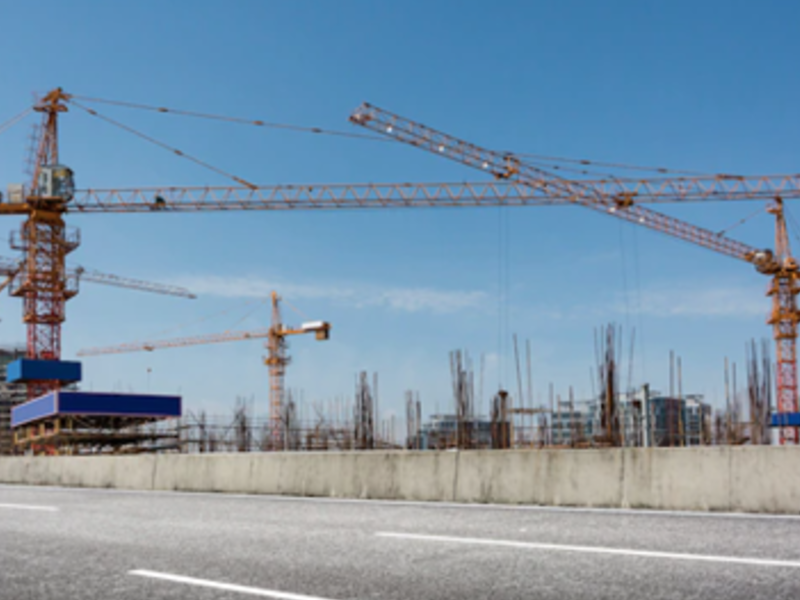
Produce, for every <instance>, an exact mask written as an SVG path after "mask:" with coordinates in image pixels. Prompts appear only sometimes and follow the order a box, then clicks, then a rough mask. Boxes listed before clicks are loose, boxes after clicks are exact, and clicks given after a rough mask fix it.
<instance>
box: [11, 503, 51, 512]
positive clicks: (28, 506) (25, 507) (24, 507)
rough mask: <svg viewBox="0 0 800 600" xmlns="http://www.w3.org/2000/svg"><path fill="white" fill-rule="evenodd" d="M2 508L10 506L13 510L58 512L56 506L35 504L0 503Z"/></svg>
mask: <svg viewBox="0 0 800 600" xmlns="http://www.w3.org/2000/svg"><path fill="white" fill-rule="evenodd" d="M0 508H8V509H12V510H39V511H44V512H58V508H57V507H55V506H35V505H33V504H0Z"/></svg>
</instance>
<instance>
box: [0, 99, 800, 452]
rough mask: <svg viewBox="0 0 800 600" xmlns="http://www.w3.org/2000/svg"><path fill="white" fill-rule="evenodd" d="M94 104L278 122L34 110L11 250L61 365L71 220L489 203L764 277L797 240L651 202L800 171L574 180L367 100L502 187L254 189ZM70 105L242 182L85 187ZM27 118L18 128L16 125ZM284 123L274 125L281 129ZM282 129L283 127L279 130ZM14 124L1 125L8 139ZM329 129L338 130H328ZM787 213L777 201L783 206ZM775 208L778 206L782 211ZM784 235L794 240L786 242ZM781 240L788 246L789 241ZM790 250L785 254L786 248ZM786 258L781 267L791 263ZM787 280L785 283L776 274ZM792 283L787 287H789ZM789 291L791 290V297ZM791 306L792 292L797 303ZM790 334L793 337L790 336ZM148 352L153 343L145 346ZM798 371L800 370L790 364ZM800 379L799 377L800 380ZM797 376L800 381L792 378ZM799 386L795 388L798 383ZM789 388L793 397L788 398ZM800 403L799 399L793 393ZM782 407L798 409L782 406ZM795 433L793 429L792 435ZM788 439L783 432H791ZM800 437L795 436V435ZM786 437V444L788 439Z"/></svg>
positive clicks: (761, 188) (28, 303)
mask: <svg viewBox="0 0 800 600" xmlns="http://www.w3.org/2000/svg"><path fill="white" fill-rule="evenodd" d="M84 102H96V103H106V104H115V105H121V106H126V107H129V108H138V109H143V110H148V111H153V112H156V113H159V114H170V113H171V114H181V115H183V116H189V117H202V118H210V119H218V120H224V121H229V122H237V123H242V124H249V125H253V126H255V127H265V126H270V124H267V123H265V122H263V121H251V120H247V119H235V118H231V117H222V116H215V115H204V114H199V113H191V112H188V111H179V110H175V109H170V108H166V107H159V106H146V105H136V104H132V103H127V102H121V101H112V100H102V99H98V98H85V97H81V96H76V95H73V94H69V93H66V92H64V91H63V90H62V89H61V88H56V89H54V90H52V91H50V92H48V93H47V94H46V95H45V96H43V97H42V98H41V99H40V100H39V101H38V102H37V103H36V105H35V106H34V107H33V109H32V110H33V111H35V112H37V113H39V114H40V115H41V117H42V127H41V130H40V131H41V137H40V140H39V144H38V148H37V152H36V158H35V170H34V176H33V180H32V181H31V182H30V184H29V185H28V186H27V188H26V187H25V186H23V185H12V186H9V189H8V197H7V201H5V202H2V203H0V215H8V216H14V215H16V216H22V217H24V219H25V220H24V222H23V224H22V227H21V229H20V231H19V232H18V233H19V235H18V236H14V237H13V238H12V247H14V248H16V249H19V250H21V251H22V255H23V261H22V263H23V266H22V268H21V269H20V271H19V274H18V275H17V278H18V286H17V288H16V291H15V295H19V296H22V297H23V298H24V313H23V314H24V317H23V320H24V322H25V323H26V324H27V328H28V351H27V355H28V358H30V359H50V360H58V359H60V355H61V344H60V340H61V338H60V328H61V323H62V322H63V320H64V308H65V302H66V300H67V299H69V298H70V297H72V295H74V292H73V293H70V291H69V287H68V285H67V281H68V271H67V268H66V265H65V257H66V255H67V254H68V253H69V252H71V251H73V250H74V249H75V248H77V247H78V245H79V243H80V237H79V235H78V231H77V230H75V229H72V228H67V226H66V224H65V222H64V216H65V215H67V214H70V213H71V214H104V213H116V214H119V213H149V214H157V213H161V212H198V211H210V210H214V211H216V210H279V211H280V210H310V209H314V210H322V209H324V210H329V209H344V208H350V209H353V208H358V209H364V208H422V207H487V206H537V205H570V204H584V205H587V206H592V207H593V208H595V209H596V210H601V211H603V212H607V213H610V214H614V215H615V216H617V217H619V218H624V219H626V220H629V221H631V222H634V223H638V224H640V225H645V226H647V227H650V228H652V229H655V230H658V231H662V232H666V233H669V234H671V235H673V236H676V237H679V238H681V239H684V240H687V241H691V242H694V243H697V244H700V245H702V246H705V247H708V248H711V249H714V250H717V251H718V252H722V253H723V254H726V255H729V256H734V257H737V258H740V259H742V260H745V261H747V262H750V263H752V264H754V265H756V266H757V267H758V268H760V269H763V270H764V271H765V272H768V271H776V275H774V276H775V277H777V272H781V273H784V272H786V270H785V269H784V267H782V266H781V265H782V264H784V263H786V261H785V258H786V257H787V256H788V240H787V242H786V244H785V245H784V247H783V250H781V248H778V249H777V250H776V252H775V253H773V252H772V251H770V250H760V249H756V248H752V247H750V246H748V245H746V244H742V243H741V242H738V241H736V240H734V239H732V238H730V237H728V236H726V235H723V234H720V233H717V232H713V231H711V230H708V229H705V228H702V227H698V226H695V225H692V224H690V223H687V222H685V221H681V220H680V219H676V218H673V217H668V216H666V215H662V214H661V213H658V212H656V211H653V210H650V209H646V208H645V207H644V206H641V205H642V204H645V203H660V202H672V203H684V202H705V201H720V200H725V201H734V200H765V199H774V198H776V197H779V198H782V199H791V198H798V197H800V175H766V176H753V177H741V176H730V175H710V176H707V175H703V176H693V177H661V176H660V177H654V178H616V177H610V178H609V177H602V178H598V179H595V180H588V179H580V180H569V179H564V178H559V177H556V176H552V174H550V173H548V172H547V171H546V170H544V169H542V168H541V167H538V166H537V165H535V164H529V161H526V160H523V159H522V158H521V157H519V156H516V155H512V154H508V153H497V152H491V151H487V150H484V149H482V148H479V147H477V146H474V145H471V144H467V143H466V142H463V141H461V140H458V139H456V138H452V137H450V136H446V135H445V134H441V133H439V132H436V131H434V130H431V129H429V128H426V127H424V126H421V125H418V124H416V123H414V122H412V121H409V120H406V119H402V118H401V117H398V116H397V115H392V114H391V113H387V112H385V111H380V110H379V109H375V108H374V107H370V106H368V105H365V106H364V107H362V108H361V109H360V110H359V111H357V112H356V113H355V114H354V115H353V116H352V117H351V120H353V121H354V122H356V123H357V124H359V125H363V126H366V127H369V128H372V129H374V130H375V131H378V132H379V133H381V134H382V135H389V136H391V137H395V138H396V139H400V140H402V141H406V142H409V143H412V144H414V145H418V146H421V147H423V148H426V149H428V150H430V151H432V152H435V153H437V154H442V155H445V156H448V157H450V158H453V159H455V160H458V161H459V162H462V163H466V164H468V165H470V166H473V167H477V168H479V169H480V170H482V171H485V172H488V173H491V174H493V175H494V176H495V180H494V181H488V182H487V181H482V182H471V183H470V182H468V183H463V182H462V183H389V184H373V183H368V184H337V185H327V184H312V185H307V184H303V185H254V184H252V183H250V182H247V181H245V180H243V179H241V178H238V177H234V176H232V175H230V174H227V173H224V172H223V171H221V170H219V169H216V168H213V167H211V166H210V165H207V164H205V163H203V162H202V161H199V160H197V159H194V158H191V157H190V156H189V155H187V154H185V153H183V152H181V151H180V150H178V149H176V148H171V147H169V146H167V145H166V144H163V143H161V142H159V141H157V140H154V139H152V138H150V137H149V136H146V135H144V134H141V133H140V132H137V131H135V130H133V129H132V128H130V127H128V126H124V125H122V124H120V123H117V122H115V121H113V120H111V119H109V118H107V117H105V116H104V115H102V114H101V113H99V112H98V111H97V110H95V109H93V108H88V107H86V106H85V105H84V104H83V103H84ZM70 108H77V109H80V110H83V111H85V112H86V113H88V114H89V115H92V116H94V117H97V118H99V119H102V120H103V121H105V122H108V123H110V124H112V125H117V126H120V127H122V128H123V129H125V130H127V131H129V132H130V133H134V134H136V135H138V136H139V137H140V138H144V139H145V140H147V141H149V142H152V143H155V144H157V145H159V146H161V147H162V148H165V149H168V150H169V151H170V152H171V153H173V154H174V155H177V156H180V157H184V158H187V159H189V158H191V159H192V160H193V161H194V162H195V163H198V164H200V165H201V166H204V167H206V168H210V169H212V170H213V171H215V172H216V173H218V174H222V175H226V176H228V177H230V178H231V179H233V180H234V181H235V182H236V183H237V185H236V186H214V187H209V186H205V187H200V186H195V187H181V186H169V187H150V188H130V189H116V188H110V189H91V188H88V189H87V188H85V189H76V187H75V181H74V174H73V172H72V170H71V169H70V168H69V167H67V166H65V165H63V164H61V163H60V156H59V149H58V140H59V138H58V119H59V117H60V116H61V115H62V114H64V113H66V112H67V111H68V110H69V109H70ZM19 120H20V119H19V116H18V117H15V118H14V119H12V121H10V122H9V123H12V124H13V123H16V122H18V121H19ZM272 125H274V124H272ZM277 126H282V125H277ZM292 128H293V129H305V130H306V131H309V132H312V133H325V131H324V130H320V129H318V128H297V127H292ZM7 129H8V125H7V124H6V125H0V133H2V132H3V131H6V130H7ZM328 133H331V132H328ZM778 206H779V205H778ZM777 210H780V208H778V209H777ZM784 237H785V236H784ZM784 237H781V238H780V239H784ZM782 251H783V252H784V253H786V255H785V256H784V255H783V254H781V252H782ZM782 261H783V262H782ZM782 277H783V279H782V280H781V281H783V282H784V283H783V284H782V286H778V287H777V289H778V290H779V293H778V292H776V294H775V295H774V297H775V298H776V302H779V303H780V306H782V307H783V308H782V309H781V310H780V311H778V312H777V313H776V318H777V319H778V320H779V321H781V323H785V324H786V327H785V329H786V330H787V331H789V330H791V331H794V328H795V325H796V323H792V324H790V323H789V321H790V320H791V319H792V318H796V317H795V316H793V315H795V313H794V312H792V310H793V308H792V307H793V306H794V304H791V306H790V305H789V302H788V299H787V294H789V295H791V294H794V293H795V291H794V290H796V283H794V279H792V278H791V277H789V279H787V277H788V276H782ZM776 281H777V279H776ZM787 282H788V283H787ZM781 290H782V291H781ZM792 299H793V296H792ZM786 335H790V334H789V333H787V334H786ZM793 340H794V338H791V344H788V343H787V350H786V352H784V354H782V355H781V356H782V358H783V360H784V362H785V363H786V364H787V365H789V364H792V365H793V364H794V362H793V358H794V354H793V352H792V353H791V354H790V353H789V350H788V349H789V348H793V343H794V341H793ZM142 349H144V348H142ZM792 368H793V369H794V370H795V371H796V367H792ZM795 371H792V370H791V368H789V367H787V368H786V374H785V375H784V376H782V377H781V380H780V381H781V385H782V387H781V388H780V389H781V390H783V391H784V392H786V393H785V394H784V395H783V396H782V397H786V398H788V396H789V392H790V391H791V389H790V386H789V384H788V382H789V380H790V375H791V373H793V372H795ZM795 379H796V378H795ZM792 381H794V380H792ZM55 385H56V382H52V381H41V382H33V383H32V384H30V385H29V394H30V395H32V396H35V395H37V394H39V393H43V392H46V391H48V390H49V389H52V387H54V386H55ZM794 389H795V390H796V384H794ZM787 390H788V391H789V392H787ZM795 396H796V394H795ZM780 406H781V407H785V406H789V404H788V403H786V402H783V401H781V404H780ZM782 431H785V432H786V433H785V435H786V436H791V435H792V434H791V432H790V431H789V430H788V429H786V428H784V429H783V430H782ZM782 435H783V434H782ZM794 435H795V439H796V433H795V434H794ZM787 439H788V437H787Z"/></svg>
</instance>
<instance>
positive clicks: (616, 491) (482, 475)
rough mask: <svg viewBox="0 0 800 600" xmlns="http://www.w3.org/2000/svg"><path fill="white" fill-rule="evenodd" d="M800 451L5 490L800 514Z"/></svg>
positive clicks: (319, 460) (24, 474)
mask: <svg viewBox="0 0 800 600" xmlns="http://www.w3.org/2000/svg"><path fill="white" fill-rule="evenodd" d="M798 467H800V447H782V448H778V447H735V448H728V447H701V448H675V449H665V448H659V449H643V448H627V449H604V450H532V451H528V450H506V451H469V452H322V453H264V454H260V453H255V454H205V455H203V454H194V455H157V456H152V455H142V456H121V457H110V456H97V457H56V458H48V457H0V483H18V484H31V485H57V486H73V487H105V488H120V489H140V490H162V491H171V490H175V491H194V492H227V493H245V494H284V495H291V496H323V497H334V498H371V499H387V500H419V501H449V502H481V503H499V504H504V503H510V504H538V505H550V506H587V507H619V508H652V509H665V510H700V511H748V512H771V513H792V514H800V473H799V471H800V469H798Z"/></svg>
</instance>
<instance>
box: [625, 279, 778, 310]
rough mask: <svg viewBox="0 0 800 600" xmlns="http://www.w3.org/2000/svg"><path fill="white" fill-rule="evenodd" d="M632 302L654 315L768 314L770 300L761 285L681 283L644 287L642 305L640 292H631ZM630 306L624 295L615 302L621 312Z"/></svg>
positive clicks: (630, 303)
mask: <svg viewBox="0 0 800 600" xmlns="http://www.w3.org/2000/svg"><path fill="white" fill-rule="evenodd" d="M629 306H630V310H631V311H634V312H636V311H639V310H640V308H641V312H642V314H644V315H651V316H654V317H750V316H756V315H766V314H767V312H768V311H769V307H770V304H769V300H768V298H766V297H765V296H764V291H763V290H762V289H758V288H757V287H738V286H731V285H710V286H709V285H686V284H680V285H675V286H667V285H659V286H657V287H651V288H649V289H645V290H642V293H641V307H640V306H639V299H638V297H637V294H636V292H631V293H630V296H629ZM627 308H628V306H627V305H626V303H625V300H624V298H620V299H618V300H617V301H616V302H615V309H616V310H617V311H618V312H625V311H626V310H627Z"/></svg>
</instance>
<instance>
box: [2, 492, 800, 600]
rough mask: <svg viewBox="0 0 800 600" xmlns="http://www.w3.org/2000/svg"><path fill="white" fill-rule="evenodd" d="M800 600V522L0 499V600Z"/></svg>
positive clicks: (384, 506)
mask: <svg viewBox="0 0 800 600" xmlns="http://www.w3.org/2000/svg"><path fill="white" fill-rule="evenodd" d="M255 597H265V598H279V599H286V600H317V599H323V600H328V599H331V600H345V599H351V598H352V599H355V598H358V599H368V598H381V599H384V598H385V599H397V600H401V599H402V600H407V599H410V598H413V599H415V600H416V599H427V598H431V599H433V598H435V599H442V600H445V599H451V598H452V599H456V598H458V599H459V600H464V599H466V598H487V599H488V598H491V599H492V600H506V599H511V598H520V599H521V598H525V599H554V600H555V599H559V600H565V599H573V598H574V599H583V598H587V599H588V598H592V599H596V598H614V599H615V600H625V599H629V598H630V599H636V600H642V599H644V600H660V599H667V598H669V599H684V598H704V599H720V600H722V599H724V600H735V599H740V598H741V599H742V600H753V599H757V598H765V599H770V600H779V599H783V598H785V599H787V600H789V599H791V600H798V599H800V518H791V517H769V516H755V515H753V516H734V515H699V514H687V513H683V514H681V513H654V512H634V511H630V512H628V511H613V510H608V511H605V510H595V511H592V510H580V509H576V510H570V509H562V510H558V509H548V508H534V507H519V508H518V507H493V506H457V505H437V504H415V503H399V502H398V503H390V502H369V501H346V500H343V501H337V500H325V499H298V498H275V497H263V496H261V497H259V496H227V495H213V494H169V493H153V492H123V491H115V490H71V489H59V488H25V487H16V486H1V485H0V598H2V599H3V600H27V599H36V600H40V599H51V598H52V599H54V600H71V599H75V600H92V599H98V600H99V599H103V600H107V599H126V600H128V599H130V600H141V599H144V598H146V599H148V600H161V599H188V598H192V599H199V600H204V599H211V598H215V599H217V598H218V599H226V600H227V599H231V600H233V599H240V600H241V599H246V598H255Z"/></svg>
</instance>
